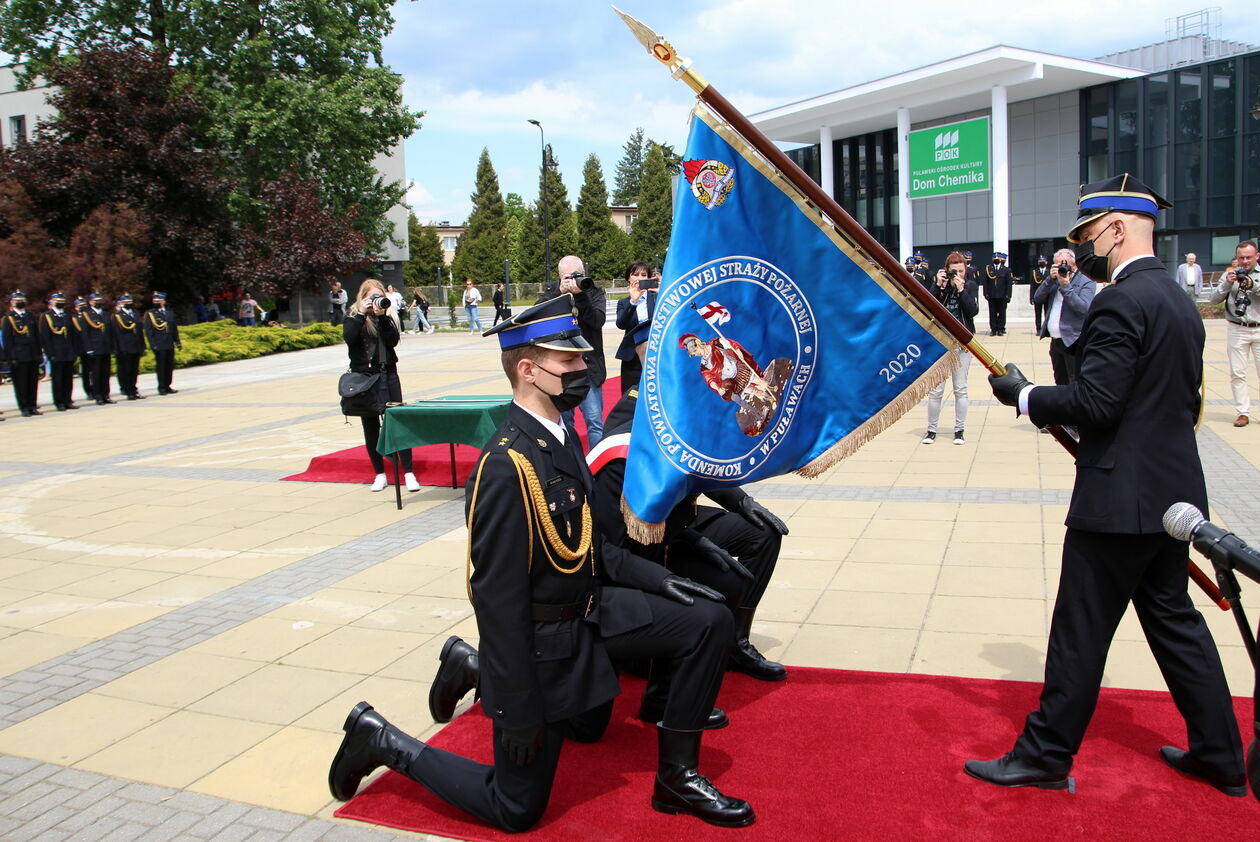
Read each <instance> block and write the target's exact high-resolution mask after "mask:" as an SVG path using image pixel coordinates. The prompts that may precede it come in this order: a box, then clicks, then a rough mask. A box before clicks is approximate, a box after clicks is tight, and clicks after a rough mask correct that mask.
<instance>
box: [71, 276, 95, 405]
mask: <svg viewBox="0 0 1260 842" xmlns="http://www.w3.org/2000/svg"><path fill="white" fill-rule="evenodd" d="M87 306H88V303H87V299H86V298H76V299H75V300H74V309H73V310H72V311H71V313H70V326H71V327H72V328H74V352H75V353H76V354H77V355H78V357H79V377H80V378H81V380H82V382H83V394H84V397H85V398H86V399H87V400H95V399H96V390H95V389H93V388H92V358H91V357H89V356H88V353H87V348H86V346H85V345H84V339H85V337H84V336H83V331H84V330H86V329H87V325H86V324H84V323H83V311H84V310H86V309H87Z"/></svg>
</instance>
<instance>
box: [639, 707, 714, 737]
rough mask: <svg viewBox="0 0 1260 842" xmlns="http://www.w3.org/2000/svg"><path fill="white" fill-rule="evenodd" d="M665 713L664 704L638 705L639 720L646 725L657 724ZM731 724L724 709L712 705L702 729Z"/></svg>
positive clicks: (712, 729) (711, 729)
mask: <svg viewBox="0 0 1260 842" xmlns="http://www.w3.org/2000/svg"><path fill="white" fill-rule="evenodd" d="M664 715H665V706H664V705H661V706H660V707H656V706H655V705H652V704H649V703H648V702H646V701H645V702H644V703H643V704H642V705H640V706H639V721H640V722H646V723H647V724H648V725H657V724H659V723H660V721H661V717H662V716H664ZM730 724H731V718H730V717H729V716H727V715H726V711H724V710H722V709H721V708H720V707H714V708H713V710H711V711H709V718H708V719H706V720H705V722H704V730H706V731H718V730H720V729H722V728H725V727H726V726H727V725H730Z"/></svg>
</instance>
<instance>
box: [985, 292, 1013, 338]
mask: <svg viewBox="0 0 1260 842" xmlns="http://www.w3.org/2000/svg"><path fill="white" fill-rule="evenodd" d="M1009 303H1010V301H1008V300H1007V299H1005V298H990V299H989V330H992V331H1004V330H1006V305H1007V304H1009Z"/></svg>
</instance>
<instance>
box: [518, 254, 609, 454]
mask: <svg viewBox="0 0 1260 842" xmlns="http://www.w3.org/2000/svg"><path fill="white" fill-rule="evenodd" d="M558 268H559V270H560V280H559V281H552V282H551V283H549V284H548V285H547V288H546V289H545V290H543V293H542V295H540V296H538V301H537V302H535V304H542V303H543V302H544V301H550V300H551V299H553V298H559V297H560V296H561V295H572V296H573V303H574V304H575V305H576V307H577V320H578V326H579V327H581V329H582V338H583V339H585V340H586V341H587V344H589V345H590V346H591V350H589V351H587V352H586V353H584V354H583V355H582V358H583V359H585V360H586V375H587V379H588V380H589V384H590V388H589V389H588V390H587V392H586V397H584V398H583V399H582V402H581V403H580V404H578V409H580V410H582V417H583V418H585V419H586V446H587V447H588V448H591V447H594V446H595V445H597V444H599V440H600V439H602V438H603V437H604V396H603V392H602V389H603V386H604V380H605V379H607V377H608V368H607V366H606V365H605V364H604V322H606V321H608V308H607V299H606V297H605V295H604V291H603V290H602V289H600V288H599V287H598V286H596V285H595V282H594V281H593V280H591V279H590V278H589V277H587V275H586V266H585V264H583V263H582V259H581V258H580V257H577V256H576V255H572V254H567V255H565V256H564V257H562V258H560V264H559V267H558ZM564 421H565V423H566V424H568V425H569V426H572V425H573V410H571V409H570V410H568V411H567V412H565V413H564Z"/></svg>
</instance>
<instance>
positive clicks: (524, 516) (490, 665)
mask: <svg viewBox="0 0 1260 842" xmlns="http://www.w3.org/2000/svg"><path fill="white" fill-rule="evenodd" d="M576 312H577V310H576V309H575V306H574V301H573V296H572V295H569V294H565V295H561V296H559V297H558V298H554V299H551V300H549V301H546V302H543V303H542V304H538V305H536V306H534V307H532V308H530V309H529V310H526V311H523V312H521V313H518V314H517V315H515V316H514V317H512V318H511V319H508V320H507V321H505V322H501V323H499V324H498V325H496V326H495V327H492V328H491V329H490V330H488V331H486V335H490V334H498V336H499V341H500V348H501V349H502V351H503V354H502V356H503V364H504V369H505V370H506V371H507V372H508V376H509V380H511V382H512V390H513V397H514V401H513V404H512V406H511V407H510V409H509V410H508V416H507V419H506V421H505V422H504V423H503V425H502V426H500V427H499V429H498V431H497V432H496V433H495V434H494V436H493V437H492V438H491V439H490V441H489V443H488V444H487V445H486V448H485V449H484V450H483V451H482V454H481V456H480V458H479V460H478V463H477V468H476V470H475V471H474V472H473V474H472V476H471V477H470V478H469V480H468V485H467V487H466V498H465V499H466V503H465V506H466V511H467V516H468V532H469V570H470V573H471V576H470V579H469V583H468V586H469V594H470V598H471V599H472V602H473V608H474V610H475V612H476V615H477V627H478V631H479V633H480V642H481V651H480V664H479V668H480V691H481V699H482V705H483V709H484V712H485V714H486V715H487V716H489V717H490V718H491V719H492V720H493V722H494V763H493V765H487V764H481V763H474V762H472V761H471V760H468V759H466V758H463V757H460V756H458V755H454V754H450V753H448V752H444V751H441V750H440V749H435V748H432V747H430V746H427V745H425V744H424V743H422V742H420V741H419V740H417V739H415V738H413V737H410V736H408V735H407V734H405V733H403V732H402V731H400V730H399V729H397V728H395V727H394V726H392V725H390V724H389V723H388V722H386V721H385V719H384V718H383V717H381V716H380V714H378V713H376V712H375V711H374V710H373V709H372V707H371V706H370V705H369V704H368V703H367V702H360V703H359V704H358V705H357V706H355V708H354V709H353V710H352V711H351V712H350V715H349V717H348V718H347V720H346V722H345V725H344V730H345V731H346V736H345V739H344V740H343V741H342V744H341V747H340V749H339V750H338V751H337V754H336V756H335V758H334V759H333V763H332V767H331V768H330V769H329V773H328V782H329V788H330V789H331V790H332V794H333V796H334V797H335V798H337V799H339V800H346V799H348V798H350V797H351V796H353V795H354V793H355V791H356V790H357V789H358V786H359V783H360V782H361V781H362V779H363V777H364V776H365V775H367V774H368V773H369V772H371V771H372V770H373V769H375V768H377V767H378V766H382V765H385V766H388V767H389V768H391V769H393V770H395V771H397V772H400V773H401V774H404V775H407V776H408V777H410V778H412V779H413V780H415V781H418V782H419V783H421V784H423V785H424V786H425V787H427V788H429V789H430V790H432V791H433V792H434V793H435V794H436V795H438V796H439V797H440V798H442V799H443V800H445V801H447V802H449V803H451V804H453V805H455V806H457V807H459V808H461V809H463V810H466V811H467V812H469V813H472V814H473V815H475V816H477V817H478V818H480V819H482V820H483V821H486V822H489V823H491V824H493V825H495V826H497V827H501V828H504V829H507V830H512V831H522V830H526V829H527V828H529V827H531V826H533V825H534V824H535V823H536V822H537V821H538V820H539V818H541V817H542V814H543V812H544V811H545V810H546V807H547V801H548V799H549V797H550V794H551V785H552V781H553V780H554V778H555V771H556V764H557V762H558V760H559V757H560V749H561V746H562V745H563V743H564V740H565V739H566V738H570V739H577V740H582V741H587V742H591V741H594V740H597V739H599V737H600V736H601V735H602V734H603V731H604V729H605V727H606V726H607V724H608V721H609V716H610V713H611V710H612V700H613V697H614V696H616V695H617V693H618V692H619V690H618V683H617V675H616V672H615V671H614V669H613V665H612V662H613V660H614V659H617V660H621V659H635V658H645V657H672V658H674V659H675V660H676V665H677V673H676V678H675V681H674V687H673V692H671V694H670V699H669V702H668V704H667V705H666V707H665V710H664V712H663V714H662V718H661V722H660V723H659V724H658V726H657V732H658V737H659V744H660V758H659V765H658V767H657V774H656V782H655V785H654V789H653V794H652V801H651V803H652V807H653V808H654V809H656V810H658V811H660V812H664V813H684V814H690V815H695V816H698V817H700V818H701V819H704V820H705V821H708V822H710V823H713V824H717V825H723V826H731V827H742V826H744V825H747V824H750V823H752V821H753V819H754V818H755V817H754V814H753V811H752V808H751V807H749V805H748V803H747V802H745V801H742V800H740V799H737V798H731V797H729V796H726V795H724V794H722V793H721V792H719V791H718V790H717V788H716V787H715V786H714V785H713V784H712V783H711V782H710V781H709V780H708V779H707V778H706V777H705V776H704V775H702V774H701V773H700V772H699V771H698V770H697V768H696V766H697V763H698V760H699V749H700V738H701V735H702V734H703V728H704V726H705V724H706V722H707V720H708V718H709V716H710V714H711V713H712V710H713V702H714V699H715V698H716V696H717V690H718V688H719V686H720V683H721V678H722V672H723V667H724V666H725V664H726V658H727V654H728V652H729V648H730V643H729V641H730V640H731V638H732V637H733V635H734V625H733V623H732V622H731V615H730V612H729V611H727V610H726V608H725V607H724V606H722V605H721V604H720V600H721V598H722V597H721V595H720V594H718V593H716V592H715V591H712V590H710V589H708V588H706V587H704V586H702V585H698V584H696V583H695V582H692V581H690V580H688V579H684V578H681V577H679V576H676V575H673V574H671V573H670V572H669V571H668V570H666V569H665V568H664V567H661V566H660V565H658V564H654V563H652V562H650V561H647V560H645V559H642V558H638V557H636V556H633V555H631V554H630V553H627V552H626V551H624V550H622V549H620V548H618V547H615V546H613V545H611V544H608V543H606V542H605V541H604V540H603V539H602V537H601V536H600V534H599V532H598V530H597V529H596V528H595V526H594V523H593V518H592V515H591V506H590V502H589V500H588V496H589V495H590V494H591V492H592V488H593V482H592V479H591V474H590V471H589V470H588V469H587V467H586V462H585V461H584V459H583V454H582V450H581V444H580V442H579V441H578V439H577V436H576V435H574V433H573V431H572V429H566V428H565V427H564V426H562V421H561V413H562V412H563V411H564V410H566V409H569V408H571V407H573V406H576V405H577V404H578V403H579V402H580V401H581V399H582V398H583V397H584V396H585V389H586V388H587V387H588V385H589V378H588V377H587V372H586V363H585V362H584V360H583V359H582V353H583V352H585V351H589V350H590V347H591V346H590V344H589V343H587V342H586V340H585V339H583V338H582V334H581V329H580V327H579V324H578V320H577V317H576V315H575V314H576ZM457 640H458V639H456V641H457ZM451 649H452V645H448V647H446V648H445V649H444V651H443V656H447V655H448V654H449V652H450V650H451ZM450 663H451V661H450V660H449V658H446V657H444V658H443V661H442V666H441V667H440V668H439V671H438V675H437V676H436V677H435V679H434V683H435V684H445V683H446V676H445V675H444V673H445V672H446V671H447V666H448V664H450Z"/></svg>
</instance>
